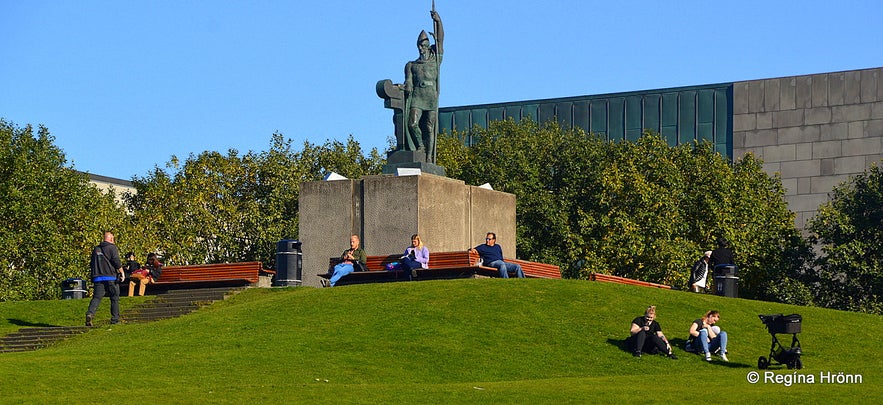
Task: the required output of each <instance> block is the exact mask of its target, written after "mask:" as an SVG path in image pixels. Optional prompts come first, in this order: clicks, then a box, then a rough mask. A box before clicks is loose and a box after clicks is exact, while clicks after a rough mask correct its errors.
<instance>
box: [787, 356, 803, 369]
mask: <svg viewBox="0 0 883 405" xmlns="http://www.w3.org/2000/svg"><path fill="white" fill-rule="evenodd" d="M788 368H789V369H790V368H793V369H797V370H800V369H802V368H803V360H800V357H795V358H793V359H791V361H789V362H788Z"/></svg>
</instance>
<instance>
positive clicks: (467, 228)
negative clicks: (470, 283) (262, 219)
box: [298, 162, 516, 287]
mask: <svg viewBox="0 0 883 405" xmlns="http://www.w3.org/2000/svg"><path fill="white" fill-rule="evenodd" d="M424 164H427V163H425V162H424ZM433 166H434V165H433ZM424 167H425V166H424ZM425 173H426V172H424V173H423V174H421V175H419V176H390V175H381V176H367V177H365V178H362V179H360V180H351V179H346V180H334V181H314V182H308V183H303V184H301V187H300V198H299V205H300V223H299V229H300V234H299V235H298V239H299V240H300V241H301V242H302V243H303V245H302V252H303V272H302V280H303V285H304V286H313V287H318V286H319V285H320V284H319V277H318V274H320V273H325V272H326V271H327V270H328V259H329V258H331V257H338V256H340V254H341V253H342V252H343V251H344V250H345V249H348V248H349V238H350V235H359V237H360V239H361V240H362V248H363V249H365V252H366V253H367V254H368V255H371V256H374V255H390V254H399V253H404V251H405V248H406V247H408V246H410V243H411V235H412V234H415V233H416V234H420V236H421V238H422V240H423V243H424V244H425V245H426V247H427V248H429V252H430V254H429V265H430V267H431V266H432V252H433V251H435V252H446V251H462V250H467V249H469V248H470V247H473V246H476V245H479V244H482V243H484V237H485V234H486V233H487V232H495V233H496V234H497V243H498V244H500V245H501V246H502V248H503V253H504V255H505V256H506V257H516V250H515V248H516V243H515V242H516V241H515V195H513V194H509V193H504V192H500V191H494V190H488V189H484V188H480V187H477V186H469V185H466V184H465V183H464V182H462V181H460V180H454V179H450V178H447V177H441V176H435V175H432V174H425Z"/></svg>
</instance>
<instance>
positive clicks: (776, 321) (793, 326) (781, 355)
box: [757, 314, 803, 370]
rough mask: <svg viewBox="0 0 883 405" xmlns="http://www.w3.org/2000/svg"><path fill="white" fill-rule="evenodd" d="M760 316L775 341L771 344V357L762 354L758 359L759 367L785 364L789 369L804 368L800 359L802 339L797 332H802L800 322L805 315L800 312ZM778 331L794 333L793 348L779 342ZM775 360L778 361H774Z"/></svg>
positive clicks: (762, 368)
mask: <svg viewBox="0 0 883 405" xmlns="http://www.w3.org/2000/svg"><path fill="white" fill-rule="evenodd" d="M758 316H759V317H760V321H761V322H763V324H764V325H766V327H767V330H769V332H770V335H772V336H773V343H772V344H771V345H770V357H769V359H767V358H766V357H763V356H760V358H759V359H757V368H759V369H761V370H764V369H766V368H767V367H769V366H770V365H771V364H779V365H782V364H784V365H785V366H787V367H788V369H792V368H793V369H798V370H799V369H801V368H803V361H801V360H800V354H801V353H802V351H801V350H800V340H798V339H797V334H798V333H800V323H801V322H802V321H803V317H801V316H800V315H798V314H791V315H782V314H773V315H758ZM777 333H790V334H792V337H791V348H789V349H786V348H785V347H784V346H782V345H781V344H779V339H776V334H777ZM774 360H775V361H776V363H773V361H774Z"/></svg>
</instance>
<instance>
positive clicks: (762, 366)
mask: <svg viewBox="0 0 883 405" xmlns="http://www.w3.org/2000/svg"><path fill="white" fill-rule="evenodd" d="M769 366H770V362H769V361H767V359H766V357H763V356H760V358H758V359H757V368H759V369H761V370H766V368H767V367H769Z"/></svg>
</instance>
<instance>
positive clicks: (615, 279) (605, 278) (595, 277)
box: [589, 273, 671, 290]
mask: <svg viewBox="0 0 883 405" xmlns="http://www.w3.org/2000/svg"><path fill="white" fill-rule="evenodd" d="M589 280H592V281H601V282H606V283H617V284H627V285H637V286H641V287H653V288H665V289H669V290H670V289H671V286H670V285H665V284H656V283H651V282H649V281H641V280H633V279H630V278H625V277H619V276H611V275H609V274H600V273H592V274H591V275H590V276H589Z"/></svg>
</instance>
